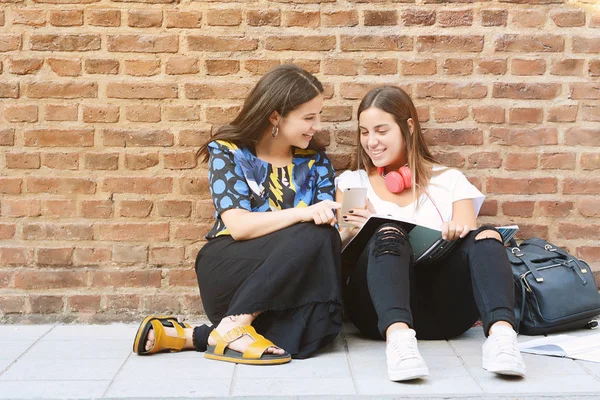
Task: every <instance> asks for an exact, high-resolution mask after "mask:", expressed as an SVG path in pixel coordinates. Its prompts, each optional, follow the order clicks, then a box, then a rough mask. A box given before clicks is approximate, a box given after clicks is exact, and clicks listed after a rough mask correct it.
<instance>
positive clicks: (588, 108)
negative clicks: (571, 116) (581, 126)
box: [581, 104, 600, 122]
mask: <svg viewBox="0 0 600 400" xmlns="http://www.w3.org/2000/svg"><path fill="white" fill-rule="evenodd" d="M581 118H582V119H583V120H584V121H593V122H600V106H597V105H587V104H584V105H583V106H582V108H581Z"/></svg>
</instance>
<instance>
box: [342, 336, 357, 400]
mask: <svg viewBox="0 0 600 400" xmlns="http://www.w3.org/2000/svg"><path fill="white" fill-rule="evenodd" d="M340 337H341V338H342V340H343V341H344V352H345V353H346V362H347V363H348V369H349V370H350V379H351V380H352V386H354V392H355V393H356V394H357V395H358V394H359V392H358V385H357V383H356V381H355V380H354V369H353V368H352V357H351V356H350V349H349V348H348V341H347V340H346V332H344V330H343V329H342V330H341V332H340Z"/></svg>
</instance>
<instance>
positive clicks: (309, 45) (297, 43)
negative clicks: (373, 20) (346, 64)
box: [264, 35, 348, 51]
mask: <svg viewBox="0 0 600 400" xmlns="http://www.w3.org/2000/svg"><path fill="white" fill-rule="evenodd" d="M344 38H345V37H344V36H342V50H343V51H347V50H348V49H347V48H345V46H344V45H345V41H344ZM264 45H265V49H267V50H271V51H284V50H292V51H330V50H334V49H335V46H336V38H335V36H308V35H306V36H298V35H286V36H267V37H266V38H265V39H264Z"/></svg>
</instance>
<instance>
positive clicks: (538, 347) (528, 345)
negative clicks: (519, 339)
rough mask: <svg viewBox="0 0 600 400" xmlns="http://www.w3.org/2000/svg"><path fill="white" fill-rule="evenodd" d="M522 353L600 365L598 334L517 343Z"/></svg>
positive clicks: (550, 337) (599, 334)
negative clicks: (591, 362) (565, 358)
mask: <svg viewBox="0 0 600 400" xmlns="http://www.w3.org/2000/svg"><path fill="white" fill-rule="evenodd" d="M519 349H520V350H521V351H522V352H523V353H531V354H541V355H547V356H555V357H567V358H573V359H576V360H585V361H593V362H599V363H600V333H595V334H593V335H587V336H573V335H554V336H548V337H544V338H540V339H534V340H530V341H527V342H524V343H519Z"/></svg>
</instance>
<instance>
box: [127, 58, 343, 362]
mask: <svg viewBox="0 0 600 400" xmlns="http://www.w3.org/2000/svg"><path fill="white" fill-rule="evenodd" d="M322 107H323V86H322V84H321V83H320V82H319V81H318V80H317V79H316V78H315V77H314V76H313V75H311V74H309V73H308V72H306V71H304V70H303V69H301V68H299V67H297V66H294V65H281V66H279V67H276V68H274V69H272V70H271V71H269V72H268V73H267V74H266V75H264V76H263V77H262V78H261V79H260V81H259V82H258V83H257V84H256V86H255V87H254V89H253V90H252V91H251V92H250V94H249V96H248V98H247V99H246V101H245V102H244V105H243V107H242V110H241V111H240V113H239V115H238V116H237V117H236V118H235V120H233V122H231V123H230V124H228V125H224V126H222V127H220V128H219V129H218V131H217V132H216V133H215V134H214V135H213V136H212V138H211V139H210V141H209V142H208V143H206V144H205V145H204V146H202V148H201V149H200V150H199V154H200V155H202V156H204V158H205V159H208V166H209V183H210V189H211V194H212V198H213V202H214V206H215V209H216V214H215V217H216V223H215V225H214V227H213V228H212V230H211V231H210V232H209V233H208V235H207V239H208V243H207V244H206V245H204V247H202V249H201V250H200V252H199V253H198V257H197V259H196V275H197V278H198V286H199V288H200V295H201V297H202V303H203V305H204V310H205V311H206V314H207V315H208V318H209V319H210V321H211V322H212V323H213V324H214V325H215V327H212V326H211V327H209V326H207V325H202V326H198V327H195V328H191V327H190V326H189V325H187V324H183V323H179V322H177V320H176V319H174V318H172V317H154V316H150V317H148V318H146V319H145V320H144V321H143V322H142V324H141V326H140V329H139V330H138V333H137V335H136V339H135V343H134V351H135V352H136V353H138V354H152V353H156V352H158V351H161V350H176V351H178V350H182V349H193V348H195V349H196V350H198V351H205V357H207V358H210V359H214V360H221V361H230V362H236V363H244V364H261V365H262V364H281V363H285V362H289V361H290V360H291V358H292V357H293V358H306V357H309V356H310V355H311V354H313V353H314V352H315V351H317V350H318V349H320V348H322V347H323V346H325V345H327V344H328V343H331V342H332V341H333V340H334V338H335V337H336V335H337V334H338V332H339V331H340V328H341V323H342V300H341V287H340V286H341V285H340V282H341V261H340V252H341V250H340V248H341V247H340V246H341V240H340V235H339V233H338V231H337V230H336V228H335V224H336V218H335V214H334V213H335V209H336V208H339V205H338V204H337V203H336V202H335V201H334V198H333V197H334V193H335V186H334V177H335V175H334V171H333V167H332V165H331V163H330V162H329V160H328V159H327V157H326V155H325V153H324V152H323V151H319V150H318V149H316V147H315V145H314V144H313V141H312V139H313V135H314V134H315V133H316V132H318V131H319V129H321V123H320V113H321V109H322ZM256 331H259V332H261V333H262V334H263V335H264V336H265V337H266V338H265V337H263V336H262V335H259V334H258V333H256ZM267 338H268V339H267Z"/></svg>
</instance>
